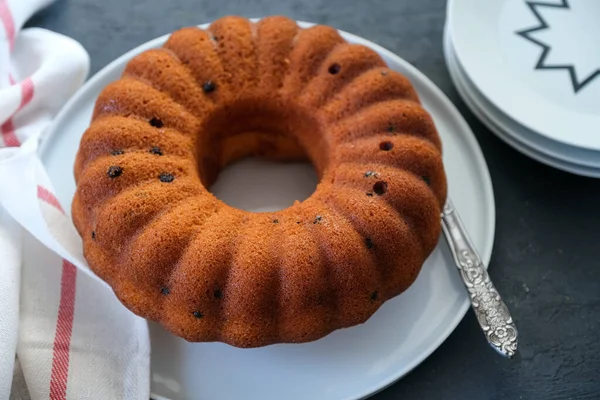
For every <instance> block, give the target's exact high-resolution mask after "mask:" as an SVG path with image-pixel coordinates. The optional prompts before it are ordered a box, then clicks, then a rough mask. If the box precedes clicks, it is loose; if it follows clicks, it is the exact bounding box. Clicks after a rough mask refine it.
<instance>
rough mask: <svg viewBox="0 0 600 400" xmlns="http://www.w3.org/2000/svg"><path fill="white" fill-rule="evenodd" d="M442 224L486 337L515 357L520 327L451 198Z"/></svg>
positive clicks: (507, 354) (444, 212)
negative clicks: (509, 310) (501, 296)
mask: <svg viewBox="0 0 600 400" xmlns="http://www.w3.org/2000/svg"><path fill="white" fill-rule="evenodd" d="M442 228H443V230H444V236H445V237H446V240H447V242H448V245H449V246H450V251H451V252H452V255H453V256H454V261H455V262H456V266H457V267H458V269H459V270H460V276H461V277H462V280H463V282H464V284H465V286H466V288H467V290H468V292H469V300H471V307H472V308H473V311H475V315H476V316H477V320H478V321H479V325H481V329H482V330H483V332H484V333H485V337H486V339H487V341H488V342H489V344H490V345H491V346H492V347H493V348H494V349H495V350H496V351H497V352H498V353H500V354H501V355H503V356H506V357H509V358H512V357H513V356H514V355H515V353H516V351H517V336H518V333H517V328H516V327H515V323H514V322H513V320H512V317H511V316H510V313H509V312H508V308H507V307H506V304H504V302H503V301H502V298H500V294H498V291H497V290H496V288H495V287H494V284H493V283H492V281H491V279H490V276H489V275H488V273H487V270H486V268H485V267H484V265H483V263H482V262H481V259H480V258H479V255H478V254H477V251H476V250H475V247H474V246H473V243H472V242H471V239H470V238H469V235H468V234H467V230H466V229H465V226H464V225H463V222H462V221H461V219H460V216H459V215H458V213H457V212H456V209H455V208H454V205H453V204H452V202H451V201H450V199H448V200H447V201H446V205H445V206H444V211H443V212H442Z"/></svg>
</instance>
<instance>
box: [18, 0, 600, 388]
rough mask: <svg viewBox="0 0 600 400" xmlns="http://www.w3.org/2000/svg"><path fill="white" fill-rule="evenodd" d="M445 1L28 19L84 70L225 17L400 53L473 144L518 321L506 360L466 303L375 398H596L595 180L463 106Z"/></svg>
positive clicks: (260, 1)
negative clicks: (524, 145) (303, 28)
mask: <svg viewBox="0 0 600 400" xmlns="http://www.w3.org/2000/svg"><path fill="white" fill-rule="evenodd" d="M445 6H446V3H445V1H444V0H418V1H417V0H370V1H362V0H103V1H98V0H57V1H56V2H55V3H54V4H53V5H52V6H50V7H49V8H47V9H45V10H43V11H41V12H40V13H38V14H37V15H36V16H34V18H33V19H32V20H31V21H30V22H29V24H28V25H29V26H40V27H44V28H48V29H51V30H54V31H57V32H60V33H63V34H65V35H68V36H70V37H72V38H74V39H75V40H77V41H79V42H80V43H81V44H83V46H84V47H85V48H86V49H87V50H88V52H89V54H90V56H91V60H92V64H91V65H92V71H91V72H92V74H93V73H95V72H97V71H98V70H100V69H101V68H102V67H104V66H105V65H106V64H107V63H109V62H110V61H112V60H113V59H115V58H116V57H118V56H120V55H121V54H123V53H124V52H126V51H128V50H130V49H132V48H134V47H136V46H137V45H139V44H141V43H144V42H146V41H148V40H150V39H153V38H155V37H157V36H160V35H163V34H166V33H168V32H170V31H173V30H175V29H177V28H179V27H182V26H186V25H196V24H199V23H204V22H208V21H211V20H214V19H216V18H218V17H221V16H224V15H229V14H237V15H243V16H247V17H260V16H264V15H272V14H282V15H287V16H289V17H292V18H295V19H298V20H304V21H312V22H318V23H323V24H329V25H332V26H335V27H337V28H340V29H343V30H345V31H348V32H352V33H355V34H357V35H359V36H362V37H365V38H367V39H369V40H371V41H373V42H376V43H378V44H380V45H383V46H384V47H386V48H388V49H390V50H391V51H393V52H394V53H396V54H398V55H400V56H401V57H402V58H404V59H405V60H407V61H408V62H410V63H412V64H413V65H415V66H416V67H417V68H418V69H420V70H421V71H422V72H423V73H425V75H427V76H428V77H429V78H430V79H431V80H432V81H433V82H434V83H436V84H437V85H438V86H439V87H440V88H441V89H442V90H443V91H444V92H445V93H446V95H448V97H449V98H450V99H451V100H452V101H453V102H454V104H455V105H456V106H457V107H458V109H459V110H460V112H461V113H462V114H463V115H464V117H465V118H466V120H467V122H468V123H469V125H470V126H471V128H472V130H473V131H474V132H475V135H476V137H477V140H478V141H479V144H480V145H481V147H482V149H483V152H484V154H485V157H486V160H487V163H488V166H489V169H490V173H491V176H492V181H493V185H494V192H495V198H496V217H497V225H496V240H495V244H494V252H493V256H492V261H491V263H490V274H491V276H492V279H493V280H494V282H495V283H496V286H497V287H498V289H499V291H500V293H502V294H503V296H504V299H505V301H506V303H507V304H508V306H509V308H510V310H511V311H512V314H513V317H514V318H515V320H516V321H517V324H518V328H519V331H520V353H519V355H518V357H517V358H516V359H514V360H505V359H502V358H500V357H499V356H497V355H496V354H494V353H493V351H492V350H490V349H489V348H488V346H487V344H486V343H485V341H484V338H483V336H482V334H481V332H480V331H479V327H478V325H477V321H476V320H475V318H474V316H473V314H472V313H471V312H469V313H468V314H467V316H466V317H465V318H464V320H463V321H462V322H461V323H460V325H459V326H458V328H457V329H456V330H455V331H454V333H452V334H451V335H450V337H449V338H448V340H446V341H445V342H444V343H443V344H442V346H441V347H440V348H439V349H438V350H437V351H435V352H434V353H433V354H432V355H431V356H430V357H429V358H428V359H427V360H426V361H425V362H423V363H422V364H421V365H420V366H419V367H417V368H416V369H415V370H414V371H413V372H411V373H410V374H409V375H407V376H406V377H404V378H403V379H402V380H400V381H398V382H397V383H395V384H394V385H393V386H391V387H389V388H387V389H386V390H384V391H382V392H380V393H378V394H377V395H375V396H374V397H373V398H374V399H376V400H389V399H401V398H402V399H412V398H414V399H498V400H499V399H600V181H599V180H594V179H589V178H583V177H579V176H575V175H570V174H568V173H565V172H561V171H558V170H555V169H552V168H550V167H546V166H544V165H542V164H539V163H537V162H536V161H533V160H531V159H529V158H527V157H525V156H523V155H521V154H520V153H518V152H517V151H515V150H513V149H512V148H511V147H509V146H507V145H506V144H504V142H502V141H501V140H499V139H498V138H497V137H496V136H494V135H493V134H492V133H491V132H490V131H489V130H488V129H487V128H486V127H485V126H484V125H482V124H481V123H480V122H479V121H478V120H477V119H476V118H475V117H474V116H473V114H472V113H471V112H470V111H469V110H468V109H467V108H466V107H465V105H464V103H463V102H462V100H461V99H460V97H459V96H458V94H457V92H456V89H455V88H454V87H453V85H452V82H451V80H450V77H449V76H448V71H447V69H446V65H445V62H444V57H443V54H442V30H443V26H444V21H445V18H446V15H445V14H446V12H445ZM590 128H592V127H590ZM595 129H596V131H597V130H598V127H595ZM594 134H598V132H594Z"/></svg>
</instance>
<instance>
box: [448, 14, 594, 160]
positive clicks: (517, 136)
mask: <svg viewBox="0 0 600 400" xmlns="http://www.w3.org/2000/svg"><path fill="white" fill-rule="evenodd" d="M453 39H454V38H453V37H452V34H451V32H450V30H449V29H448V24H446V27H445V29H444V46H446V48H448V49H450V54H451V56H452V57H451V59H452V65H455V66H456V67H455V70H456V71H457V73H458V74H459V75H460V76H461V77H463V79H462V80H463V81H466V82H467V86H468V87H469V88H470V90H469V91H470V92H472V93H475V94H476V98H477V99H478V103H477V104H478V105H479V108H481V109H482V110H484V112H486V114H488V115H493V116H494V117H492V118H493V119H497V120H501V121H502V123H501V124H502V125H503V126H506V127H507V128H506V129H505V133H507V134H508V135H510V136H511V137H512V139H513V141H514V140H516V141H519V142H522V143H523V144H524V145H525V146H526V147H529V148H532V149H535V150H537V151H538V152H540V153H543V154H544V155H547V156H549V157H550V158H557V159H559V160H563V161H566V162H567V163H571V164H577V165H582V166H585V167H592V168H600V151H595V150H590V149H584V148H581V147H576V146H571V145H567V144H565V143H561V142H557V141H555V140H552V139H549V138H548V137H546V136H543V135H540V134H539V133H537V132H534V131H532V130H531V129H528V128H527V127H526V126H523V125H520V124H519V123H518V122H516V121H515V120H513V119H511V118H510V117H509V116H508V115H506V114H504V113H503V112H502V111H501V110H500V109H499V108H498V107H496V106H495V105H494V104H492V103H491V102H490V101H489V100H488V99H487V98H486V97H485V96H484V94H483V93H481V92H480V91H479V90H478V89H477V87H476V85H475V84H474V83H473V82H472V81H471V79H470V78H469V76H468V75H467V73H466V71H465V70H464V67H463V66H462V65H461V64H460V60H459V59H458V58H457V56H456V49H455V48H454V41H453ZM496 116H497V117H496Z"/></svg>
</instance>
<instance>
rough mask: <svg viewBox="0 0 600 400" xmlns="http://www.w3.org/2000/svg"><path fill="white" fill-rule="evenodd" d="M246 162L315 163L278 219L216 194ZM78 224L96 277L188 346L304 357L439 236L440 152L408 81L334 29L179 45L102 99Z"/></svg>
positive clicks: (364, 312) (267, 28) (218, 31)
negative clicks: (309, 180) (260, 349)
mask: <svg viewBox="0 0 600 400" xmlns="http://www.w3.org/2000/svg"><path fill="white" fill-rule="evenodd" d="M247 156H260V157H266V158H270V159H275V160H281V161H289V160H306V159H307V160H309V161H310V162H312V164H313V165H314V167H315V169H316V171H317V173H318V176H319V184H318V186H317V188H316V190H315V192H314V193H313V194H312V196H310V197H309V198H308V199H306V200H305V201H303V202H296V203H295V204H293V205H291V206H290V207H289V208H286V209H283V210H280V211H277V212H264V213H253V212H248V211H242V210H239V209H236V208H233V207H231V206H228V205H227V204H224V203H223V202H221V201H220V200H219V199H217V198H216V197H215V196H214V195H213V194H211V192H210V191H209V189H208V188H210V186H211V184H212V183H213V182H214V181H215V179H216V178H217V175H218V173H219V171H220V170H221V169H222V168H223V167H225V166H226V165H228V164H230V163H232V162H234V161H236V160H239V159H241V158H243V157H247ZM74 172H75V179H76V182H77V191H76V194H75V197H74V199H73V206H72V214H73V220H74V223H75V226H76V227H77V230H78V232H79V234H80V235H81V237H82V238H83V246H84V252H85V257H86V258H87V260H88V262H89V265H90V268H91V269H92V270H93V271H94V272H95V273H96V274H97V275H98V276H99V277H100V278H102V279H103V280H105V281H106V282H107V283H108V284H109V285H110V286H111V287H112V288H113V290H114V292H115V293H116V295H117V296H118V298H119V299H120V300H121V301H122V302H123V304H124V305H125V306H126V307H128V308H129V309H130V310H132V311H133V312H134V313H136V314H138V315H140V316H142V317H145V318H148V319H150V320H154V321H157V322H159V323H160V324H162V325H163V326H164V327H166V328H167V329H168V330H170V331H171V332H173V333H174V334H176V335H179V336H181V337H183V338H185V339H187V340H189V341H222V342H226V343H229V344H232V345H234V346H239V347H257V346H264V345H268V344H272V343H290V342H295V343H298V342H307V341H312V340H315V339H319V338H321V337H323V336H325V335H327V334H329V333H330V332H332V331H333V330H335V329H339V328H344V327H349V326H352V325H356V324H360V323H362V322H365V321H366V320H367V319H368V318H369V317H370V316H371V315H372V314H373V313H374V312H375V311H376V310H377V309H378V308H379V307H380V306H381V304H382V303H383V302H385V301H386V300H388V299H390V298H392V297H394V296H396V295H398V294H399V293H401V292H403V291H404V290H406V289H407V288H408V287H409V286H410V285H411V283H412V282H413V281H414V280H415V278H416V277H417V274H418V273H419V270H420V269H421V266H422V264H423V262H424V261H425V259H426V258H427V257H428V255H429V254H430V253H431V251H432V250H433V249H434V247H435V246H436V243H437V241H438V237H439V234H440V210H441V207H442V205H443V204H444V201H445V198H446V180H445V175H444V169H443V165H442V157H441V143H440V139H439V137H438V134H437V132H436V129H435V126H434V123H433V121H432V119H431V117H430V116H429V115H428V113H427V112H426V111H425V110H424V109H423V108H422V107H421V105H420V103H419V100H418V97H417V94H416V93H415V91H414V89H413V87H412V85H411V84H410V82H409V81H408V80H407V78H405V77H404V76H403V75H401V74H399V73H397V72H395V71H392V70H390V69H389V68H388V67H387V66H386V64H385V63H384V61H383V60H382V59H381V57H380V56H379V55H378V54H377V53H376V52H375V51H373V50H371V49H369V48H367V47H364V46H361V45H355V44H349V43H347V42H345V41H344V39H342V37H341V36H340V35H339V33H338V32H337V31H336V30H335V29H333V28H330V27H327V26H313V27H310V28H307V29H302V28H300V27H299V26H298V25H297V24H296V22H295V21H293V20H290V19H288V18H285V17H268V18H264V19H262V20H260V21H259V22H257V23H253V22H251V21H249V20H247V19H244V18H240V17H225V18H222V19H219V20H217V21H216V22H214V23H213V24H212V25H210V27H209V28H208V29H207V30H203V29H200V28H197V27H193V28H185V29H181V30H179V31H176V32H175V33H173V34H172V35H171V36H170V38H169V39H168V40H167V41H166V43H165V44H164V46H163V47H162V48H158V49H153V50H148V51H145V52H143V53H142V54H140V55H138V56H137V57H135V58H134V59H132V60H131V61H130V62H129V63H128V65H127V67H126V69H125V71H124V73H123V76H122V77H121V79H119V80H117V81H116V82H114V83H111V84H110V85H109V86H107V87H106V88H105V89H104V90H103V91H102V93H101V94H100V96H99V98H98V99H97V102H96V105H95V109H94V113H93V117H92V122H91V125H90V127H89V128H88V129H87V131H86V132H85V134H84V135H83V138H82V139H81V143H80V147H79V151H78V154H77V158H76V162H75V168H74Z"/></svg>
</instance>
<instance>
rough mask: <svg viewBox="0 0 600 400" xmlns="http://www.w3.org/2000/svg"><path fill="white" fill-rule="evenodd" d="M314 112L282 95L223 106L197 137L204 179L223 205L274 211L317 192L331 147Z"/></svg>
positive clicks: (257, 210)
mask: <svg viewBox="0 0 600 400" xmlns="http://www.w3.org/2000/svg"><path fill="white" fill-rule="evenodd" d="M322 138H323V135H322V132H321V127H320V124H319V123H318V121H317V120H316V119H315V117H314V116H313V115H310V114H309V113H307V112H305V111H303V110H302V109H301V108H300V107H298V106H296V105H294V104H282V102H281V100H280V99H245V100H238V101H237V102H236V103H235V104H228V105H225V106H222V107H220V108H219V109H217V110H216V111H214V112H213V113H211V115H210V116H209V118H207V120H206V122H205V123H204V125H203V126H202V128H201V130H200V132H199V137H198V141H197V143H198V148H197V154H198V156H197V157H198V169H199V173H200V177H201V179H202V183H203V184H204V186H206V187H209V188H210V190H211V191H212V192H213V193H214V194H215V195H216V196H217V197H218V198H219V199H220V200H222V201H224V202H225V203H227V204H229V205H231V206H233V207H236V208H239V209H243V210H247V211H254V212H266V211H276V210H280V209H284V208H287V207H289V206H291V205H292V204H293V203H294V201H296V200H298V201H303V200H305V199H306V198H308V197H310V195H311V194H312V193H313V192H314V191H315V189H316V186H317V183H318V181H319V179H320V176H322V173H323V171H324V169H325V167H326V165H325V164H326V159H327V158H326V157H327V150H326V148H325V147H326V146H325V143H324V141H323V139H322Z"/></svg>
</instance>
